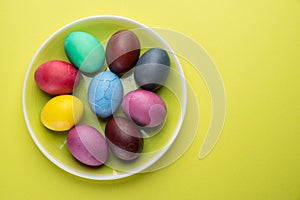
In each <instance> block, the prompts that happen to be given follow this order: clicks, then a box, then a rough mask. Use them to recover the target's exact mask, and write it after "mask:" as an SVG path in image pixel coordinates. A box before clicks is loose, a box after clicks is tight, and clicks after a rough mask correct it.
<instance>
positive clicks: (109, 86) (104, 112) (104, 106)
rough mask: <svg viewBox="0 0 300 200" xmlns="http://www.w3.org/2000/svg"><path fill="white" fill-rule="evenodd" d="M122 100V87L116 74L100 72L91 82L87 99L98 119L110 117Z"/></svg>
mask: <svg viewBox="0 0 300 200" xmlns="http://www.w3.org/2000/svg"><path fill="white" fill-rule="evenodd" d="M122 98H123V86H122V83H121V81H120V79H119V77H118V76H117V75H116V74H114V73H112V72H108V71H107V72H101V73H99V74H97V75H96V76H95V77H94V78H93V79H92V80H91V83H90V85H89V89H88V99H89V104H90V107H91V109H92V111H93V112H94V113H95V114H96V115H97V116H98V117H101V118H107V117H109V116H111V115H112V114H113V113H114V112H115V111H116V110H117V109H118V107H119V106H120V104H121V102H122Z"/></svg>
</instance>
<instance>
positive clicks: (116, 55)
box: [106, 30, 140, 75]
mask: <svg viewBox="0 0 300 200" xmlns="http://www.w3.org/2000/svg"><path fill="white" fill-rule="evenodd" d="M139 55H140V42H139V39H138V37H137V36H136V35H135V34H134V33H133V32H132V31H129V30H121V31H118V32H116V33H115V34H113V35H112V36H111V38H110V39H109V41H108V43H107V46H106V62H107V64H108V67H109V69H110V71H112V72H114V73H116V74H118V75H120V74H123V73H125V72H127V71H128V70H130V69H131V68H132V67H133V66H134V65H135V63H136V62H137V60H138V58H139Z"/></svg>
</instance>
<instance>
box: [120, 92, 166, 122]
mask: <svg viewBox="0 0 300 200" xmlns="http://www.w3.org/2000/svg"><path fill="white" fill-rule="evenodd" d="M122 109H123V111H124V113H125V114H126V115H127V116H128V117H129V118H131V120H132V121H134V122H135V123H136V124H137V125H139V126H145V127H156V126H158V125H160V124H162V123H163V122H164V120H165V118H166V114H167V109H166V105H165V103H164V101H163V100H162V99H161V98H160V97H159V96H158V95H157V94H155V93H154V92H150V91H147V90H134V91H131V92H129V93H127V94H126V95H125V96H124V98H123V102H122Z"/></svg>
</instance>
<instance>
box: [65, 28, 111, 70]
mask: <svg viewBox="0 0 300 200" xmlns="http://www.w3.org/2000/svg"><path fill="white" fill-rule="evenodd" d="M64 49H65V52H66V55H67V56H68V58H69V60H70V61H71V63H72V64H73V65H74V66H75V67H77V68H78V69H79V70H80V71H82V72H85V73H94V72H96V71H98V70H100V69H101V68H102V66H103V64H104V60H105V52H104V48H103V46H102V45H101V43H100V42H99V41H98V40H97V38H95V37H94V36H93V35H91V34H89V33H86V32H81V31H76V32H71V33H70V34H69V35H67V37H66V39H65V41H64Z"/></svg>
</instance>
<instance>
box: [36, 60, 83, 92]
mask: <svg viewBox="0 0 300 200" xmlns="http://www.w3.org/2000/svg"><path fill="white" fill-rule="evenodd" d="M34 80H35V82H36V84H37V85H38V86H39V88H40V89H41V90H43V91H44V92H46V93H48V94H51V95H60V94H69V93H72V91H73V89H75V88H76V87H77V85H78V84H79V81H80V76H79V74H78V71H77V69H75V67H74V66H73V65H71V64H70V63H68V62H65V61H62V60H51V61H47V62H45V63H43V64H41V65H40V66H39V67H38V68H37V69H36V71H35V72H34Z"/></svg>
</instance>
